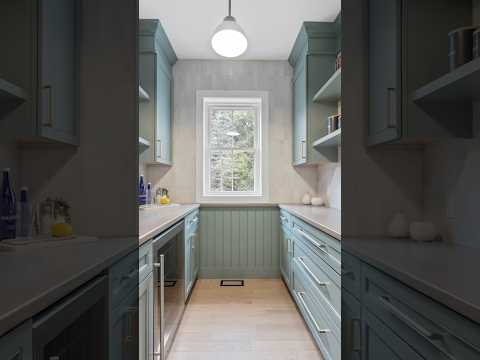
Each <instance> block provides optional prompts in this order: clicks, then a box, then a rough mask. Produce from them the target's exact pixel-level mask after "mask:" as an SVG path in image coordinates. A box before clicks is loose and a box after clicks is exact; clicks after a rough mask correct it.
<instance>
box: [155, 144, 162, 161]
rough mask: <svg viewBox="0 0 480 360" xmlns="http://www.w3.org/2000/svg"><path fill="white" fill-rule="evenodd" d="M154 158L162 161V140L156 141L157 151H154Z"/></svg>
mask: <svg viewBox="0 0 480 360" xmlns="http://www.w3.org/2000/svg"><path fill="white" fill-rule="evenodd" d="M155 157H156V158H157V161H158V160H161V159H163V151H162V140H161V139H157V151H156V154H155Z"/></svg>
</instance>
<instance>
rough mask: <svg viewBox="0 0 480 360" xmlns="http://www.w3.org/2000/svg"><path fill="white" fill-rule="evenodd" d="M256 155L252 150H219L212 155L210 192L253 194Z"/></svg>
mask: <svg viewBox="0 0 480 360" xmlns="http://www.w3.org/2000/svg"><path fill="white" fill-rule="evenodd" d="M254 168H255V153H254V152H253V151H250V150H217V151H212V152H211V154H210V191H212V192H227V193H228V192H232V191H233V192H253V191H254V190H255V178H254Z"/></svg>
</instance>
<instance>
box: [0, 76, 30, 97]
mask: <svg viewBox="0 0 480 360" xmlns="http://www.w3.org/2000/svg"><path fill="white" fill-rule="evenodd" d="M26 99H27V95H26V93H25V91H24V90H23V89H22V88H20V87H18V86H16V85H13V84H12V83H9V82H8V81H6V80H4V79H1V78H0V102H1V103H4V102H23V101H25V100H26Z"/></svg>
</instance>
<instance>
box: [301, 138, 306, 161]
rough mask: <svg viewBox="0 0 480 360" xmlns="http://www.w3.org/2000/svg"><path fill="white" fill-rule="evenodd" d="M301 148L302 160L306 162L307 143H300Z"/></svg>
mask: <svg viewBox="0 0 480 360" xmlns="http://www.w3.org/2000/svg"><path fill="white" fill-rule="evenodd" d="M300 146H301V152H302V159H303V160H305V159H306V158H307V141H306V140H302V142H301V143H300Z"/></svg>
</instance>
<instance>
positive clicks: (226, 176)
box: [197, 93, 266, 201]
mask: <svg viewBox="0 0 480 360" xmlns="http://www.w3.org/2000/svg"><path fill="white" fill-rule="evenodd" d="M230 95H232V94H230ZM244 95H246V94H244ZM257 95H258V94H257ZM261 95H262V96H255V97H253V96H252V97H247V96H242V97H239V96H235V97H233V96H215V97H213V96H212V97H210V96H200V98H199V99H198V100H199V103H200V104H201V116H200V117H201V118H200V119H198V120H199V121H198V125H201V126H200V127H201V131H197V135H198V136H199V137H201V139H198V142H199V144H201V152H199V153H198V154H202V159H201V161H200V163H199V165H198V168H197V178H198V180H200V181H199V184H198V188H197V192H198V193H199V194H197V195H200V196H197V198H199V199H198V200H199V201H244V200H248V201H260V200H261V201H265V198H266V191H265V190H266V189H265V186H264V184H265V182H264V175H265V174H264V172H263V167H264V161H265V157H264V155H265V143H266V142H265V136H264V135H265V122H266V116H265V112H266V111H264V109H265V102H266V95H265V94H263V93H262V94H261ZM198 110H200V109H197V111H198ZM199 147H200V146H199Z"/></svg>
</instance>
